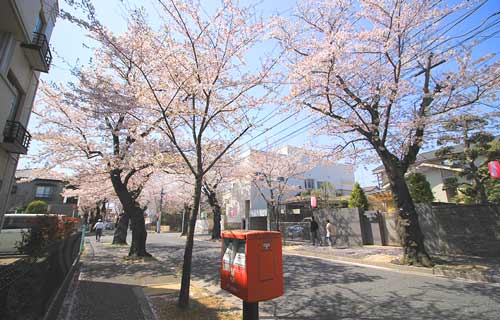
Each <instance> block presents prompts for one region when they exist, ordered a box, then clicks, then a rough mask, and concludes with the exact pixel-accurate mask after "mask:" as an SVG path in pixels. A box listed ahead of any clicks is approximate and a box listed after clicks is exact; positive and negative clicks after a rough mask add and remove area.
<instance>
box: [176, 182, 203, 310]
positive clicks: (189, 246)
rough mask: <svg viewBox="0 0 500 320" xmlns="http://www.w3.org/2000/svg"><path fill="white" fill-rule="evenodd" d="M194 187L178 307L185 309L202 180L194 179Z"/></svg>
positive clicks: (187, 299)
mask: <svg viewBox="0 0 500 320" xmlns="http://www.w3.org/2000/svg"><path fill="white" fill-rule="evenodd" d="M195 180H196V181H195V187H194V201H193V209H192V212H191V216H190V218H189V226H188V232H187V239H186V246H185V249H184V263H183V265H182V279H181V291H180V293H179V301H178V305H179V308H181V309H186V308H187V307H188V305H189V286H190V283H191V262H192V258H193V242H194V228H195V226H196V219H197V217H198V211H199V208H200V200H201V186H202V178H201V177H196V179H195Z"/></svg>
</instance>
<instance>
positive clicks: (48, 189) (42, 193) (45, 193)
mask: <svg viewBox="0 0 500 320" xmlns="http://www.w3.org/2000/svg"><path fill="white" fill-rule="evenodd" d="M53 193H54V187H53V186H36V191H35V198H52V196H53Z"/></svg>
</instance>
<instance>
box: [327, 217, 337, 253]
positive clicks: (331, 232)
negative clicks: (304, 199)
mask: <svg viewBox="0 0 500 320" xmlns="http://www.w3.org/2000/svg"><path fill="white" fill-rule="evenodd" d="M335 236H336V234H335V228H334V227H333V225H332V224H331V223H330V220H326V239H327V241H328V242H330V246H332V247H333V246H334V245H335V243H336V242H337V240H336V239H335Z"/></svg>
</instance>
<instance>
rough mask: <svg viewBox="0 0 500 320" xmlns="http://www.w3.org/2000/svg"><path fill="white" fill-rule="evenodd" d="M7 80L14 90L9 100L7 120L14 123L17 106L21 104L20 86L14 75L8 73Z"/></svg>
mask: <svg viewBox="0 0 500 320" xmlns="http://www.w3.org/2000/svg"><path fill="white" fill-rule="evenodd" d="M7 79H8V80H9V83H10V85H11V86H12V87H13V88H14V95H13V96H12V98H11V99H10V113H9V118H8V120H11V121H15V120H16V116H17V112H18V110H19V106H20V104H21V98H22V96H23V91H22V89H21V86H20V85H19V82H17V79H16V77H14V74H13V73H12V72H10V71H9V73H8V74H7Z"/></svg>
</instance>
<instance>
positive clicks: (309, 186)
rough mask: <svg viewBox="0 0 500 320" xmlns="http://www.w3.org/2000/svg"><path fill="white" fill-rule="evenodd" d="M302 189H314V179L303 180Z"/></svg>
mask: <svg viewBox="0 0 500 320" xmlns="http://www.w3.org/2000/svg"><path fill="white" fill-rule="evenodd" d="M304 187H305V188H306V189H307V190H311V189H314V179H305V180H304Z"/></svg>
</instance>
